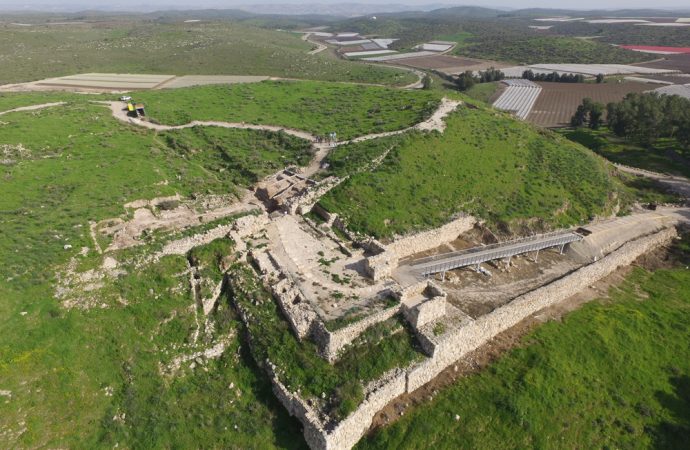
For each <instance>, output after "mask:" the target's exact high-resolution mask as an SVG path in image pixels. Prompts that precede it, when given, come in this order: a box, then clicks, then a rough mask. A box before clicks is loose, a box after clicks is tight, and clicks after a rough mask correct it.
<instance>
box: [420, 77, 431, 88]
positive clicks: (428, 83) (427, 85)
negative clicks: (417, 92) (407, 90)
mask: <svg viewBox="0 0 690 450" xmlns="http://www.w3.org/2000/svg"><path fill="white" fill-rule="evenodd" d="M431 84H432V80H431V77H430V76H429V74H426V75H424V77H423V78H422V89H424V90H426V91H428V90H429V89H431Z"/></svg>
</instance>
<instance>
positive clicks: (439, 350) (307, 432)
mask: <svg viewBox="0 0 690 450" xmlns="http://www.w3.org/2000/svg"><path fill="white" fill-rule="evenodd" d="M675 236H677V232H676V230H675V229H674V228H669V229H665V230H662V231H660V232H658V233H655V234H652V235H648V236H645V237H642V238H640V239H637V240H635V241H631V242H628V243H627V244H625V245H623V246H622V247H620V248H619V249H618V250H616V251H615V252H613V253H611V254H609V255H608V256H606V257H605V258H603V259H601V260H599V261H598V262H595V263H593V264H590V265H588V266H584V267H582V268H580V269H578V270H576V271H574V272H572V273H571V274H569V275H566V276H564V277H563V278H560V279H558V280H556V281H554V282H552V283H550V284H548V285H546V286H543V287H541V288H538V289H535V290H533V291H531V292H529V293H526V294H524V295H521V296H519V297H517V298H516V299H515V300H513V301H512V302H510V303H508V304H507V305H505V306H503V307H501V308H498V309H497V310H495V311H493V312H491V313H489V314H487V315H485V316H482V317H480V318H479V319H477V320H467V321H464V322H463V325H461V326H460V327H458V328H451V330H450V331H449V332H448V333H446V334H445V335H443V336H440V337H438V338H435V340H436V351H435V352H434V355H433V357H431V358H428V359H426V360H425V361H423V362H422V363H419V364H416V365H414V366H412V367H409V368H406V369H397V370H394V371H392V372H390V373H389V374H387V375H386V376H384V377H382V378H381V379H379V380H377V381H376V382H373V383H371V384H370V385H369V386H368V387H367V389H366V392H367V394H366V398H365V400H364V401H363V402H362V404H360V406H359V407H358V408H357V409H356V410H355V411H354V412H353V413H352V414H350V415H349V416H348V417H347V418H345V419H344V420H343V421H341V422H340V423H338V424H337V425H335V426H334V427H332V428H330V427H329V429H326V427H325V426H324V425H323V422H322V421H321V420H320V419H319V417H318V414H317V412H316V411H314V410H313V408H311V407H310V406H309V405H308V404H307V403H306V402H305V401H304V400H302V399H301V398H299V397H298V396H296V395H294V394H292V393H290V392H289V391H288V390H287V389H286V388H285V386H283V385H282V384H280V382H279V380H277V377H275V376H272V381H273V387H274V392H275V393H276V396H277V397H278V399H279V400H280V401H281V403H283V405H285V407H286V408H287V410H288V411H289V412H290V414H293V415H294V416H295V417H297V418H298V419H299V420H300V422H301V423H302V424H303V426H304V436H305V439H306V440H307V443H308V445H309V446H310V447H311V448H312V449H313V450H317V449H318V450H336V449H338V450H341V449H349V448H352V447H353V446H354V445H355V444H356V443H357V442H358V441H359V439H361V437H362V436H363V435H364V433H365V432H366V431H367V430H368V429H369V427H370V426H371V421H372V420H373V418H374V416H375V415H376V413H377V412H378V411H380V410H381V409H383V408H384V407H385V406H386V405H387V404H388V403H389V402H390V401H392V400H394V399H395V398H397V397H399V396H400V395H402V394H403V393H405V392H412V391H414V390H416V389H418V388H419V387H421V386H422V385H424V384H426V383H427V382H429V381H431V380H432V379H433V378H435V377H436V376H437V375H438V374H439V373H440V372H441V371H443V370H444V369H446V368H447V367H449V366H450V365H452V364H453V363H455V361H457V360H458V359H459V358H461V357H462V356H464V355H466V354H467V353H468V352H470V351H472V350H475V349H476V348H478V347H479V346H481V345H482V344H484V343H486V342H487V341H488V340H490V339H491V338H493V337H494V336H496V335H497V334H498V333H500V332H502V331H505V330H506V329H508V328H510V327H512V326H514V325H516V324H517V323H519V322H520V321H521V320H523V319H525V318H526V317H528V316H530V315H531V314H534V313H536V312H537V311H539V310H541V309H544V308H546V307H548V306H551V305H553V304H555V303H558V302H560V301H562V300H564V299H566V298H568V297H569V296H571V295H572V294H574V293H576V292H579V291H581V290H582V289H583V288H585V287H587V286H588V285H590V284H591V283H593V282H595V281H597V280H599V279H601V278H603V277H605V276H607V275H609V274H611V273H612V272H613V271H615V270H616V269H617V268H619V267H622V266H626V265H629V264H631V263H632V262H633V261H634V260H635V259H637V258H638V257H639V256H640V255H642V254H644V253H646V252H648V251H650V250H652V249H654V248H656V247H658V246H659V245H663V244H666V243H668V242H669V241H670V240H671V239H673V238H674V237H675ZM417 289H418V287H417Z"/></svg>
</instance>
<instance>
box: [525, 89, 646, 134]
mask: <svg viewBox="0 0 690 450" xmlns="http://www.w3.org/2000/svg"><path fill="white" fill-rule="evenodd" d="M537 84H539V85H540V86H541V87H542V91H541V94H540V95H539V98H537V102H536V103H535V104H534V107H533V108H532V112H530V114H529V116H527V121H528V122H531V123H533V124H536V125H540V126H542V127H561V126H567V125H569V124H570V118H571V117H572V116H573V114H574V113H575V110H576V109H577V106H578V105H579V104H580V103H582V99H584V98H587V97H589V98H591V99H592V100H594V101H596V102H599V103H604V104H606V103H609V102H616V101H620V100H622V99H623V97H625V96H626V95H627V94H628V93H630V92H644V91H648V90H651V89H654V87H655V85H652V84H647V83H638V82H633V81H629V82H624V83H603V84H591V83H578V84H571V83H545V82H540V83H537Z"/></svg>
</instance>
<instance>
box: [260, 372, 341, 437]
mask: <svg viewBox="0 0 690 450" xmlns="http://www.w3.org/2000/svg"><path fill="white" fill-rule="evenodd" d="M268 372H269V376H270V378H271V384H272V386H273V394H274V395H275V396H276V397H277V398H278V400H279V401H280V403H282V404H283V406H284V407H285V409H287V411H288V413H289V414H290V415H291V416H294V417H296V418H297V420H299V421H300V423H301V424H302V426H303V427H304V430H303V431H302V432H303V434H304V439H305V440H306V441H307V445H309V448H311V449H313V450H316V449H327V448H332V447H329V445H328V434H327V433H326V431H325V430H324V428H323V425H322V423H321V421H320V420H319V416H318V414H317V412H316V411H315V410H314V409H313V408H312V407H311V406H309V405H308V404H307V402H305V401H304V400H303V399H302V398H301V397H300V396H298V395H295V394H293V393H292V392H290V391H289V390H288V389H287V388H286V387H285V385H283V383H281V382H280V380H279V379H278V377H277V376H276V374H275V372H274V368H273V366H272V365H271V364H270V362H269V363H268Z"/></svg>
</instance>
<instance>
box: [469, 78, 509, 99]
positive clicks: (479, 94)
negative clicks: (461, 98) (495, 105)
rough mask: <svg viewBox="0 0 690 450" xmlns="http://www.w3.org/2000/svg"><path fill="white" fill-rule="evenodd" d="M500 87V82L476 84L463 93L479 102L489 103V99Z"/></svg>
mask: <svg viewBox="0 0 690 450" xmlns="http://www.w3.org/2000/svg"><path fill="white" fill-rule="evenodd" d="M500 87H501V84H500V82H497V81H495V82H491V83H478V84H475V85H474V86H472V87H471V88H469V89H468V90H466V91H465V92H463V94H465V95H466V96H468V97H470V98H472V99H474V100H478V101H480V102H484V103H489V100H490V99H491V97H492V96H493V95H494V94H495V93H496V91H498V89H499V88H500Z"/></svg>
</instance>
